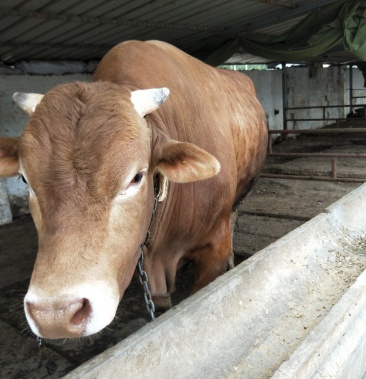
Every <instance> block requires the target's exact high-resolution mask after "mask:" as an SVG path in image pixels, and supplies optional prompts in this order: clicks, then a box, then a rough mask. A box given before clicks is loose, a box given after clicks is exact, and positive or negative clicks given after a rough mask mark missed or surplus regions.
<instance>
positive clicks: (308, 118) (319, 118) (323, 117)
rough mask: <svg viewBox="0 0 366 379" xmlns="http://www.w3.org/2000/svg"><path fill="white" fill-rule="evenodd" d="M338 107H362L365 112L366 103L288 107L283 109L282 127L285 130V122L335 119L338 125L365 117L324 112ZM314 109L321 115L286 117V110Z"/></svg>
mask: <svg viewBox="0 0 366 379" xmlns="http://www.w3.org/2000/svg"><path fill="white" fill-rule="evenodd" d="M357 98H365V96H360V97H357ZM339 108H350V109H352V108H363V109H364V112H365V113H364V114H366V104H353V105H318V106H308V107H290V108H286V109H285V115H284V129H285V130H287V124H288V123H289V122H293V123H295V122H296V121H319V122H320V121H323V122H324V121H335V122H336V125H337V126H338V124H339V122H341V121H342V122H344V121H349V120H356V119H357V120H365V118H364V117H363V118H346V117H329V116H328V115H327V114H326V111H327V110H328V109H339ZM307 109H311V110H316V109H319V110H320V111H321V113H322V116H321V117H301V118H300V117H298V118H296V117H292V118H288V117H287V112H288V111H291V110H293V111H302V110H307Z"/></svg>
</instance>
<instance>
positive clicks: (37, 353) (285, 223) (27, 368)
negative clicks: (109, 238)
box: [0, 137, 366, 379]
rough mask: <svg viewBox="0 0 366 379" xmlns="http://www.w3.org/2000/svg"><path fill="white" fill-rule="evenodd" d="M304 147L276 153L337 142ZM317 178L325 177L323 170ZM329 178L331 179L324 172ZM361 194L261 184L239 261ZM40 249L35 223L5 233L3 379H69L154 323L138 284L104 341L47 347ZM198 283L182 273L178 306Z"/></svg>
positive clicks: (333, 186) (361, 143)
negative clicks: (30, 317) (33, 316)
mask: <svg viewBox="0 0 366 379" xmlns="http://www.w3.org/2000/svg"><path fill="white" fill-rule="evenodd" d="M301 139H302V141H301V147H299V146H300V145H299V142H298V140H295V139H289V140H288V141H286V142H285V143H283V144H280V145H276V146H275V149H278V150H281V149H283V150H286V151H288V150H289V149H290V148H291V144H292V147H293V148H294V149H295V151H296V150H298V149H306V147H304V146H305V145H306V144H309V145H310V150H311V151H313V150H314V149H315V148H316V149H317V151H322V150H321V149H324V151H326V150H327V149H329V148H330V147H329V145H332V143H333V142H334V139H333V138H332V141H331V142H324V141H321V143H320V142H316V141H310V140H308V139H306V138H305V141H304V140H303V139H304V138H301ZM319 145H322V146H323V147H322V146H320V147H319ZM338 145H340V146H342V149H343V151H346V150H347V151H354V150H355V149H356V150H357V151H359V150H360V149H361V150H362V148H363V149H364V147H365V145H366V137H365V138H358V139H357V141H356V142H355V139H354V138H352V139H349V140H348V143H347V140H346V139H345V138H344V137H342V140H341V141H339V143H338ZM281 146H282V147H281ZM314 146H315V147H314ZM335 148H336V147H335ZM319 149H320V150H319ZM302 162H303V160H302V159H296V160H292V161H289V160H287V161H283V160H282V163H281V161H280V160H273V159H271V160H268V162H267V165H266V169H265V170H266V171H270V170H271V166H273V167H275V168H276V170H277V169H278V166H281V165H286V163H291V164H293V165H296V164H298V165H299V166H302V167H304V166H303V165H304V164H303V163H302ZM339 164H340V170H343V167H342V162H340V163H339ZM355 166H357V172H358V174H359V175H363V176H364V177H365V176H366V169H365V167H366V166H365V165H364V164H360V165H358V164H357V165H355ZM355 166H352V167H355ZM305 167H307V165H305ZM307 169H309V168H307ZM311 170H313V171H314V172H316V171H317V169H316V168H314V169H313V168H312V169H311ZM321 171H322V172H321V174H323V169H321ZM346 171H347V169H346ZM358 186H359V184H349V183H338V182H335V183H328V182H319V181H313V182H305V181H296V180H294V181H291V180H278V179H276V180H275V179H260V180H259V182H258V184H257V186H256V187H255V189H254V191H253V193H252V194H251V196H250V197H249V198H248V199H247V200H245V202H244V204H243V205H242V206H241V207H240V208H239V215H240V217H239V221H238V225H237V229H236V231H235V235H234V251H235V253H236V254H237V261H238V262H240V261H242V260H243V258H246V257H248V256H250V255H252V254H254V253H255V252H257V251H259V250H260V249H262V248H264V247H266V246H267V245H268V244H270V243H272V242H274V241H276V240H277V239H278V238H280V237H282V236H283V235H285V234H287V233H288V232H289V231H291V230H293V229H296V228H297V227H298V226H299V225H301V224H302V223H304V222H305V221H307V220H309V219H311V218H312V217H314V216H315V215H317V214H319V213H320V212H322V211H323V210H324V209H325V208H326V207H328V206H329V205H330V204H332V203H333V202H334V201H336V200H338V199H339V198H341V197H342V196H344V195H345V194H347V193H348V192H350V191H352V189H354V188H357V187H358ZM299 243H301V242H300V241H299ZM36 246H37V239H36V233H35V229H34V226H33V224H32V222H31V219H30V218H29V217H24V218H22V219H16V220H15V222H14V223H12V224H9V225H5V226H2V227H0V272H1V275H0V322H1V323H0V330H1V333H0V335H1V337H0V344H1V345H0V351H1V358H0V377H1V378H3V377H4V378H37V379H42V378H59V377H62V376H63V375H65V374H66V373H68V372H70V371H71V370H73V369H74V368H75V367H77V366H79V365H80V364H81V363H83V362H85V361H86V360H89V359H90V358H92V357H93V356H95V355H97V354H99V353H100V352H102V351H104V350H105V349H107V348H109V347H111V346H113V345H114V344H115V343H117V342H118V341H121V340H122V339H123V338H125V337H126V336H128V335H130V334H131V333H133V332H135V331H136V330H138V329H139V328H140V327H142V326H144V325H145V324H146V323H147V322H148V315H147V312H146V310H145V305H144V303H143V294H142V290H141V288H140V286H139V284H138V283H137V282H133V283H132V284H131V286H130V288H129V290H128V292H127V293H126V296H125V297H124V299H123V300H122V302H121V304H120V307H119V310H118V315H117V316H118V317H117V318H116V320H115V321H114V322H113V323H112V325H110V326H109V327H108V328H106V329H105V330H104V331H102V332H101V333H99V334H98V335H97V336H96V337H92V338H86V339H82V340H76V341H56V342H52V341H42V345H41V347H39V342H38V341H37V340H36V339H35V337H34V336H33V335H32V333H31V332H30V331H29V328H28V326H27V324H26V322H25V317H24V314H23V309H22V299H23V297H24V294H25V292H26V289H27V285H28V282H29V278H30V274H31V271H32V265H33V262H34V259H35V254H36V249H37V247H36ZM191 278H192V269H191V268H190V267H188V268H187V269H185V270H182V272H180V273H179V277H178V283H177V292H176V294H175V297H174V299H173V301H174V303H175V304H177V303H178V302H179V301H180V300H182V299H183V298H185V297H187V296H188V293H189V288H190V284H191ZM330 303H331V302H330ZM164 317H165V315H164ZM254 362H255V361H254Z"/></svg>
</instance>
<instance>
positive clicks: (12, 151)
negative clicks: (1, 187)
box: [0, 137, 19, 178]
mask: <svg viewBox="0 0 366 379" xmlns="http://www.w3.org/2000/svg"><path fill="white" fill-rule="evenodd" d="M18 141H19V139H18V138H10V137H0V177H2V178H5V177H9V176H15V175H17V174H19V160H18Z"/></svg>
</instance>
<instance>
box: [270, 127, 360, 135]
mask: <svg viewBox="0 0 366 379" xmlns="http://www.w3.org/2000/svg"><path fill="white" fill-rule="evenodd" d="M268 133H269V134H347V133H366V128H335V129H291V130H268Z"/></svg>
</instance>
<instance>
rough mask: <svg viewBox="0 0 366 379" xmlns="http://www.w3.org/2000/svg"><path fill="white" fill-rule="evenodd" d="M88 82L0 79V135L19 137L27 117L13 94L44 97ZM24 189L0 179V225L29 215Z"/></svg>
mask: <svg viewBox="0 0 366 379" xmlns="http://www.w3.org/2000/svg"><path fill="white" fill-rule="evenodd" d="M78 80H79V81H90V75H81V74H75V75H47V76H40V75H37V76H30V75H29V76H28V75H19V76H18V75H0V109H1V117H0V135H2V136H9V137H15V136H19V135H20V134H21V132H22V130H23V129H24V127H25V125H26V123H27V118H28V117H27V116H26V115H25V114H24V113H23V112H22V111H21V110H20V109H19V108H18V107H17V106H16V105H15V104H14V102H13V100H12V95H13V93H14V92H36V93H45V92H47V91H48V90H50V89H51V88H52V87H54V86H56V85H57V84H61V83H66V82H74V81H78ZM27 199H28V190H27V186H26V185H25V184H24V183H23V182H22V181H21V180H19V178H18V177H15V178H9V179H0V224H4V223H7V222H10V221H11V215H13V216H20V215H21V214H24V213H29V210H28V200H27Z"/></svg>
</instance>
